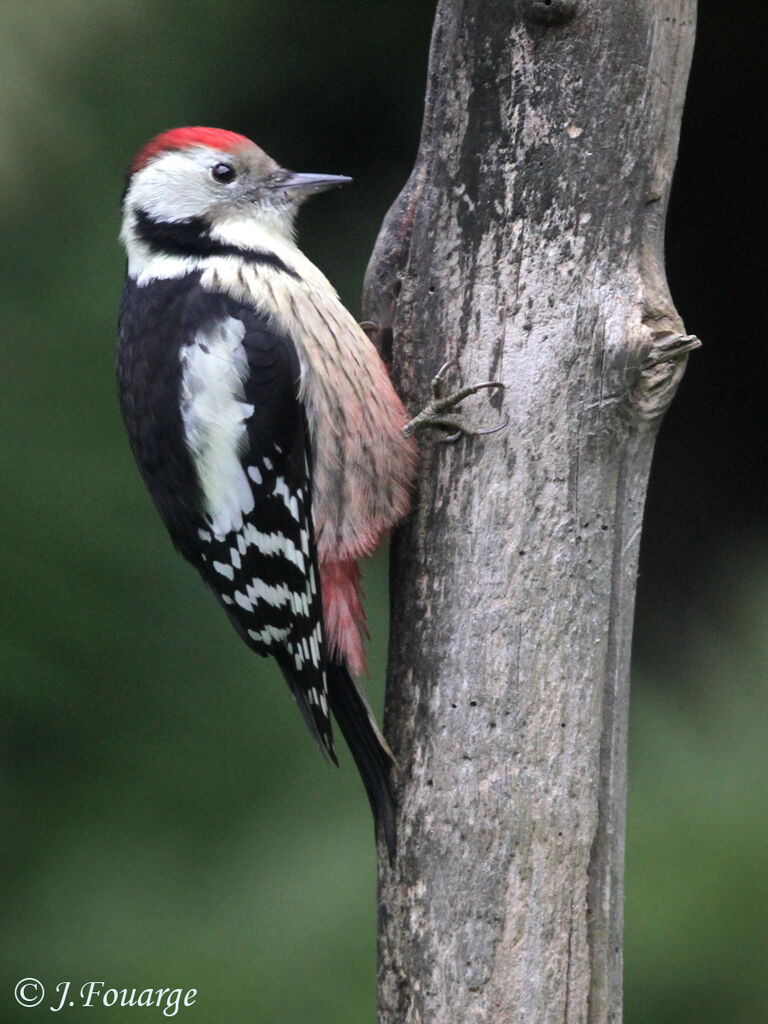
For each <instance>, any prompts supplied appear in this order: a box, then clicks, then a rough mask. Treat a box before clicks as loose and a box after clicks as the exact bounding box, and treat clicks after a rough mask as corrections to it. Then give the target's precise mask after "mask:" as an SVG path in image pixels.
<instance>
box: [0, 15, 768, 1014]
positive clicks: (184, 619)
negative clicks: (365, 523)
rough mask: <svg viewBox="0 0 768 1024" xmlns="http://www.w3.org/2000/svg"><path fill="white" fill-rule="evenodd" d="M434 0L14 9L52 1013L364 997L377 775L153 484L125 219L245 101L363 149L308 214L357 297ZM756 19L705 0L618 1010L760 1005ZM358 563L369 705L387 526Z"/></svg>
mask: <svg viewBox="0 0 768 1024" xmlns="http://www.w3.org/2000/svg"><path fill="white" fill-rule="evenodd" d="M432 15H433V4H432V3H431V2H430V3H427V2H418V3H417V2H415V0H411V2H405V0H389V2H386V3H384V2H369V3H366V4H362V5H361V4H355V3H352V2H351V0H331V2H326V3H324V4H304V3H299V4H296V3H293V4H287V3H279V2H277V0H263V2H260V3H259V2H252V3H244V2H242V0H224V2H221V0H220V2H217V3H194V2H186V3H184V4H180V3H176V2H172V0H144V2H140V0H135V2H127V0H126V2H118V0H115V2H107V0H102V2H93V0H91V2H88V0H68V2H67V3H62V2H58V0H47V2H43V0H32V2H25V3H22V2H21V0H18V2H13V0H11V2H7V3H5V4H3V5H2V7H1V8H0V68H2V91H1V92H2V95H0V118H1V119H2V120H1V122H0V124H1V125H2V133H1V135H0V139H1V140H2V141H0V189H1V190H2V191H1V194H2V197H3V202H2V209H0V221H1V222H2V237H3V246H2V293H3V301H2V313H1V314H0V315H1V316H2V338H3V346H2V373H0V430H1V431H2V439H3V443H2V446H1V447H0V469H1V471H2V481H3V501H2V509H1V511H0V528H1V529H2V549H1V550H2V553H3V563H4V564H3V584H4V585H3V588H2V597H3V608H2V616H0V630H1V631H2V644H3V648H2V649H3V658H2V667H3V677H4V678H3V684H2V702H3V714H2V717H0V736H1V737H2V740H1V743H2V745H1V747H0V752H1V756H2V772H1V773H0V800H1V801H2V804H1V807H2V821H3V822H4V824H5V826H6V827H5V829H4V834H3V842H2V845H1V846H0V914H2V935H3V937H4V940H5V941H4V947H5V955H4V956H3V958H2V964H0V972H1V973H0V1020H2V1021H3V1022H6V1021H7V1022H11V1024H12V1022H16V1021H22V1020H23V1021H26V1022H31V1021H34V1020H38V1019H46V1015H47V1014H48V1013H49V1011H48V1010H47V1009H46V1008H45V1007H46V1006H47V1005H48V1004H49V1003H50V1002H54V1005H55V1001H56V999H57V997H55V994H54V993H53V989H54V987H55V985H56V984H57V983H58V982H59V981H62V980H65V979H71V980H72V981H73V987H74V986H79V985H80V984H82V983H83V982H85V981H89V980H92V979H102V980H105V981H106V982H107V985H108V986H116V987H125V986H128V987H129V988H130V987H132V986H134V985H135V986H137V987H139V988H144V987H150V986H151V987H155V988H158V987H168V986H177V985H179V986H182V987H185V988H189V987H195V988H197V989H198V990H199V997H198V1001H197V1004H196V1006H195V1007H193V1008H190V1009H187V1010H182V1011H181V1012H180V1014H179V1016H184V1017H185V1018H187V1019H189V1020H191V1021H206V1022H208V1021H213V1020H222V1021H227V1022H233V1024H238V1022H241V1021H242V1022H245V1021H248V1022H252V1021H257V1022H259V1024H272V1022H274V1024H293V1022H296V1024H298V1022H302V1024H303V1022H311V1024H324V1022H328V1024H331V1022H333V1024H345V1022H350V1024H351V1022H353V1021H355V1022H359V1021H364V1020H371V1021H372V1020H373V1019H374V1005H375V888H374V885H375V869H374V858H373V844H372V837H371V828H370V823H369V818H368V809H367V805H366V801H365V797H364V795H363V792H362V787H361V786H360V785H359V782H358V780H357V778H356V775H355V773H354V771H353V770H352V769H351V768H350V766H349V763H348V762H349V758H348V757H346V758H345V759H344V762H345V763H344V765H343V766H342V769H341V770H340V771H338V772H337V771H333V770H332V769H330V768H329V767H328V766H327V765H325V764H324V763H323V762H322V760H321V758H320V757H319V755H318V754H317V752H316V751H315V750H314V748H313V747H312V745H311V743H310V742H309V740H308V737H307V736H306V735H305V734H304V726H303V723H302V722H301V720H300V717H299V715H298V714H297V713H296V710H295V707H294V706H293V703H292V701H291V700H290V698H289V697H288V694H287V693H286V692H285V691H284V687H283V684H282V682H281V681H280V680H279V679H278V678H277V676H276V674H275V672H274V670H273V669H272V668H271V667H270V666H269V665H268V663H266V662H262V661H261V660H260V659H255V658H254V657H253V656H252V655H251V654H249V652H248V651H247V650H245V648H244V647H242V645H241V644H239V643H238V641H237V640H236V638H235V636H234V634H233V633H232V632H231V630H230V628H229V627H228V625H227V623H226V622H225V621H224V618H223V616H221V614H220V613H219V612H218V611H217V609H216V606H215V604H214V602H213V600H212V599H211V598H210V597H209V595H208V594H206V593H205V591H204V590H203V588H202V586H201V584H200V583H199V581H198V580H197V579H196V578H195V576H194V575H193V573H192V572H191V571H190V570H188V569H187V567H186V566H184V565H183V564H182V563H181V561H180V560H179V559H178V558H177V557H176V556H175V555H174V553H173V551H172V550H171V548H170V545H169V543H168V541H167V539H166V537H165V535H164V534H163V531H162V528H161V526H160V523H159V520H158V519H157V517H156V515H155V513H154V511H153V509H152V508H151V506H150V504H149V500H148V498H147V497H146V495H145V494H144V492H143V489H142V486H141V484H140V481H139V478H138V475H137V473H136V470H135V468H134V466H133V464H132V462H131V458H130V454H129V451H128V447H127V443H126V441H125V438H124V435H123V429H122V424H121V422H120V419H119V414H118V411H117V406H116V400H115V395H114V383H113V359H114V356H113V338H114V322H115V315H116V309H117V304H118V301H119V295H120V288H121V282H122V275H123V256H122V253H121V251H120V249H119V247H118V246H117V244H116V235H117V232H118V227H119V194H120V190H121V187H122V173H123V170H124V168H125V166H126V165H127V163H128V162H129V160H130V158H131V156H132V155H133V153H134V151H135V150H136V149H138V148H139V146H140V145H142V144H143V142H144V141H146V139H147V138H149V137H150V136H151V135H153V134H155V133H156V132H158V131H161V130H163V129H166V128H169V127H172V126H175V125H179V124H197V123H200V124H212V125H218V126H221V127H227V128H231V129H234V130H237V131H241V132H243V133H244V134H246V135H250V136H252V137H254V138H255V139H256V140H257V141H258V142H259V143H260V144H261V145H262V146H263V147H264V148H265V149H266V150H267V151H268V152H269V153H270V154H271V155H273V156H275V157H276V158H277V159H278V160H280V161H282V162H283V163H285V164H286V165H288V166H290V167H293V168H295V169H297V170H304V171H324V172H330V173H333V172H343V173H348V174H351V175H352V176H353V177H354V178H355V186H354V187H353V188H352V189H348V190H345V191H344V192H343V193H338V194H329V195H328V196H326V197H323V199H322V201H320V200H318V201H317V202H316V203H314V204H311V205H310V206H309V207H308V208H307V210H306V211H305V214H304V215H303V217H302V221H301V239H302V247H303V248H304V249H305V251H306V252H307V253H308V254H309V255H310V257H311V258H313V259H314V260H315V261H316V262H317V263H318V264H319V265H320V266H322V267H323V269H324V270H326V272H327V273H328V275H329V276H330V278H331V279H332V280H333V281H334V282H335V283H336V284H337V285H338V287H339V289H340V292H341V294H342V297H343V298H344V300H345V301H346V302H347V304H348V305H349V306H350V308H351V309H353V310H354V311H357V310H358V308H359V300H358V296H359V292H360V287H361V281H362V274H363V271H364V267H365V263H366V261H367V257H368V254H369V252H370V249H371V246H372V244H373V241H374V239H375V236H376V232H377V229H378V225H379V223H380V221H381V218H382V216H383V214H384V213H385V211H386V209H387V207H388V205H389V203H390V202H391V201H392V199H393V198H394V196H395V194H396V193H397V191H398V189H399V187H400V185H401V184H402V182H403V181H404V180H405V177H406V176H407V173H408V171H409V169H410V165H411V162H412V160H413V157H414V154H415V149H416V145H417V141H418V132H419V126H420V117H421V105H422V99H423V88H424V78H425V68H426V58H427V50H428V43H429V32H430V28H431V22H432ZM765 23H766V16H765V14H764V7H763V5H762V4H759V3H758V2H757V0H747V2H743V3H741V4H738V5H731V4H718V3H716V2H715V0H709V2H705V3H704V4H703V5H702V8H701V12H700V24H699V34H698V42H697V49H696V54H695V58H694V65H693V71H692V77H691V84H690V90H689V98H688V105H687V108H686V112H685V118H684V123H683V133H682V139H681V148H680V159H679V165H678V172H677V176H676V179H675V185H674V190H673V196H672V203H671V208H670V216H669V223H668V244H667V253H668V272H669V279H670V284H671V288H672V293H673V295H674V297H675V299H676V302H677V305H678V308H679V310H680V312H681V313H682V315H683V317H684V319H685V322H686V327H687V329H688V330H689V331H690V332H692V333H695V334H697V335H699V336H700V337H701V338H702V340H703V341H704V348H703V350H701V351H700V352H697V353H695V354H694V356H693V357H692V358H691V360H690V364H689V368H688V371H687V374H686V376H685V379H684V380H683V383H682V386H681V388H680V391H679V393H678V396H677V398H676V399H675V402H674V403H673V406H672V409H671V411H670V412H669V414H668V415H667V418H666V420H665V422H664V425H663V427H662V431H661V435H660V438H659V442H658V446H657V454H656V459H655V463H654V468H653V474H652V479H651V486H650V491H649V497H648V509H647V517H646V526H645V534H644V538H643V547H642V554H641V570H640V580H639V592H638V607H637V626H636V636H635V654H636V656H635V662H634V670H633V705H632V718H631V737H630V795H629V809H628V813H629V825H628V843H627V913H626V925H627V927H626V932H627V935H626V1015H625V1019H626V1020H627V1022H629V1024H646V1022H651V1021H652V1022H654V1024H681V1022H683V1024H685V1022H692V1024H693V1022H695V1024H707V1022H712V1024H715V1022H717V1024H753V1022H754V1024H757V1022H762V1021H764V1020H765V1019H766V1014H767V1013H768V1011H767V1010H766V1005H768V985H767V984H766V971H765V964H766V955H768V934H767V927H766V920H767V911H768V891H767V889H768V886H767V883H766V876H767V875H768V870H767V869H768V857H767V854H768V806H766V803H767V801H766V750H767V749H768V743H766V740H767V739H768V737H767V736H766V727H765V711H766V706H765V705H766V699H765V680H766V669H767V668H768V636H767V635H766V618H767V617H768V529H767V526H768V524H767V522H766V508H767V504H768V503H767V501H766V493H765V488H766V472H765V441H764V436H765V435H764V419H765V417H764V403H765V399H764V391H765V388H764V383H763V376H764V374H765V371H766V356H765V348H766V336H765V330H764V327H763V322H762V317H761V316H760V310H761V307H760V300H761V299H762V295H761V292H760V289H761V288H762V278H763V269H762V263H761V259H762V256H763V250H764V245H765V243H764V239H765V231H766V223H765V218H764V217H763V214H764V205H765V204H764V193H765V173H764V168H763V158H762V157H760V155H759V152H760V151H759V150H758V145H759V142H760V139H761V136H762V135H763V134H764V131H765V129H764V120H765V110H766V106H765V99H766V95H765V91H766V90H765V84H764V82H765V57H764V54H765V33H764V29H765ZM366 587H367V591H368V595H369V601H368V609H369V618H370V621H371V625H372V633H373V636H374V642H373V645H372V651H371V662H372V679H371V683H370V687H369V689H370V691H371V693H372V698H373V700H374V703H375V704H377V705H379V704H380V701H381V693H382V678H383V651H384V645H385V636H386V629H385V621H386V583H385V560H384V559H383V558H382V557H379V558H377V559H376V560H375V561H374V563H373V564H372V565H371V566H369V567H367V571H366ZM28 975H32V976H35V977H38V978H40V979H41V980H42V981H44V982H45V984H46V986H47V987H48V988H49V991H50V992H51V997H50V998H49V999H48V1000H46V1002H45V1003H44V1004H43V1006H42V1007H41V1008H39V1009H37V1010H33V1009H20V1008H17V1007H16V1004H15V1003H14V1001H13V998H12V994H11V992H12V988H13V985H14V984H15V982H16V981H17V980H18V979H19V978H21V977H24V976H28ZM123 1012H124V1013H128V1011H123ZM141 1012H142V1013H143V1015H144V1017H146V1018H147V1019H149V1018H150V1017H151V1018H152V1019H160V1017H161V1014H160V1012H159V1011H157V1010H155V1011H150V1010H144V1011H141ZM114 1013H117V1010H113V1011H111V1012H110V1011H107V1010H104V1009H92V1010H91V1011H90V1012H89V1014H88V1016H87V1019H88V1020H90V1021H94V1022H97V1024H98V1022H100V1021H101V1020H104V1021H108V1020H111V1019H113V1015H114ZM68 1014H69V1016H68V1019H70V1020H79V1019H81V1018H82V1017H83V1015H84V1012H83V1011H82V1010H76V1009H73V1010H70V1011H68ZM139 1014H140V1011H139V1010H133V1011H132V1012H131V1018H133V1017H137V1016H139ZM457 1024H461V1022H457Z"/></svg>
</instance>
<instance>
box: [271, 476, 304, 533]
mask: <svg viewBox="0 0 768 1024" xmlns="http://www.w3.org/2000/svg"><path fill="white" fill-rule="evenodd" d="M272 493H273V494H276V495H277V496H278V497H280V498H282V499H283V504H284V505H285V507H286V508H287V509H288V511H289V512H290V513H291V515H292V516H293V518H294V519H295V520H296V522H297V523H298V522H300V521H301V517H300V516H299V503H298V501H297V500H296V496H295V495H292V494H291V492H290V491H289V490H288V485H287V484H286V482H285V480H284V479H283V477H281V476H279V477H278V478H277V480H275V489H274V490H273V491H272Z"/></svg>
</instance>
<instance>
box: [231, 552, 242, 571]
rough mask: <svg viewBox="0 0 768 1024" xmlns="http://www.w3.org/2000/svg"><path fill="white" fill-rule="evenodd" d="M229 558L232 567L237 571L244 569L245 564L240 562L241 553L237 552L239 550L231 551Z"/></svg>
mask: <svg viewBox="0 0 768 1024" xmlns="http://www.w3.org/2000/svg"><path fill="white" fill-rule="evenodd" d="M229 557H230V560H231V562H232V565H234V567H235V568H236V569H240V568H242V564H243V563H242V562H241V561H240V552H239V551H238V550H237V548H230V549H229Z"/></svg>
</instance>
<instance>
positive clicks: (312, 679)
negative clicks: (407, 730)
mask: <svg viewBox="0 0 768 1024" xmlns="http://www.w3.org/2000/svg"><path fill="white" fill-rule="evenodd" d="M220 305H221V307H222V308H221V309H219V310H218V311H217V315H216V316H215V317H214V318H213V319H211V320H209V321H208V322H206V323H205V324H204V325H203V326H202V327H201V328H200V329H199V330H198V331H197V332H196V334H195V340H194V342H193V343H192V344H191V345H189V346H188V347H187V348H186V349H185V350H184V351H183V352H182V355H181V359H182V410H183V419H184V429H185V434H186V437H187V443H188V445H189V447H190V451H191V453H192V457H193V460H194V463H195V466H196V469H197V475H198V478H199V480H200V483H201V488H202V492H203V500H204V505H205V525H204V527H203V528H201V529H200V530H199V531H198V536H199V541H200V562H199V565H198V567H199V569H200V571H201V573H202V575H203V577H204V578H205V580H206V581H207V582H208V583H209V584H210V586H211V587H212V588H213V590H214V591H215V592H216V594H217V595H218V597H219V600H220V601H221V602H222V604H223V605H224V607H225V608H226V611H227V613H228V615H229V617H230V619H231V621H232V622H233V624H234V625H235V627H236V628H237V630H238V632H239V633H240V635H241V636H242V637H243V639H244V640H245V641H246V642H247V643H248V644H249V645H250V646H251V647H252V648H253V649H254V650H256V651H258V652H259V653H260V654H263V655H272V656H273V657H275V658H276V660H277V662H278V664H279V665H280V667H281V669H282V671H283V674H284V675H285V677H286V680H287V681H288V684H289V686H290V688H291V690H292V691H293V694H294V696H295V697H296V700H297V702H298V704H299V707H300V708H301V711H302V713H303V715H304V717H305V719H306V721H307V724H308V725H309V728H310V730H311V732H312V733H313V735H314V736H315V738H316V739H317V740H318V741H319V742H320V743H321V745H322V746H323V747H324V748H325V749H326V750H327V751H328V753H329V754H330V755H331V757H332V758H333V759H334V760H335V759H336V757H335V753H334V748H333V737H332V730H331V721H330V717H329V709H328V692H327V677H326V650H325V638H324V633H323V616H322V600H321V593H320V576H319V572H318V567H317V562H316V556H315V553H314V552H315V545H314V537H313V524H312V484H311V473H310V465H309V451H308V440H307V434H306V426H305V419H304V415H303V411H302V408H301V405H300V403H299V400H298V387H299V362H298V357H297V355H296V350H295V347H294V345H293V343H292V342H291V341H290V339H288V338H286V337H284V336H281V335H280V334H278V333H276V332H275V331H274V330H272V329H271V327H270V325H269V322H268V321H267V319H266V318H265V317H262V316H260V315H259V314H258V313H256V312H255V311H253V310H251V309H249V308H247V307H244V306H242V305H240V304H238V303H236V302H234V301H233V300H230V299H227V298H225V297H224V296H221V297H220Z"/></svg>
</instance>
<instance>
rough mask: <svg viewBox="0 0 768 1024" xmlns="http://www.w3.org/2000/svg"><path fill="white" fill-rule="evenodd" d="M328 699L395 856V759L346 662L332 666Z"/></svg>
mask: <svg viewBox="0 0 768 1024" xmlns="http://www.w3.org/2000/svg"><path fill="white" fill-rule="evenodd" d="M328 701H329V704H330V706H331V711H333V715H334V718H335V719H336V721H337V722H338V724H339V728H340V729H341V731H342V733H343V734H344V739H345V740H346V741H347V746H348V747H349V749H350V751H351V753H352V757H353V758H354V759H355V764H356V765H357V769H358V771H359V772H360V775H361V776H362V779H363V783H364V784H365V789H366V792H367V793H368V799H369V800H370V803H371V810H372V811H373V818H374V822H375V824H376V827H377V828H379V827H380V828H381V829H382V831H383V833H384V839H385V841H386V844H387V852H388V854H389V861H390V864H391V863H392V862H393V860H394V857H395V806H394V799H393V796H392V785H391V772H392V770H393V769H394V768H395V758H394V755H393V754H392V751H391V750H390V749H389V745H388V744H387V741H386V740H385V739H384V736H383V735H382V732H381V730H380V729H379V727H378V725H377V724H376V720H375V719H374V717H373V713H372V711H371V709H370V708H369V707H368V702H367V701H366V699H365V697H364V696H363V694H362V692H361V690H360V688H359V687H358V685H357V683H356V682H355V680H354V679H353V678H352V676H351V675H350V673H349V671H348V669H347V668H346V666H344V665H339V664H334V665H329V667H328Z"/></svg>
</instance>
